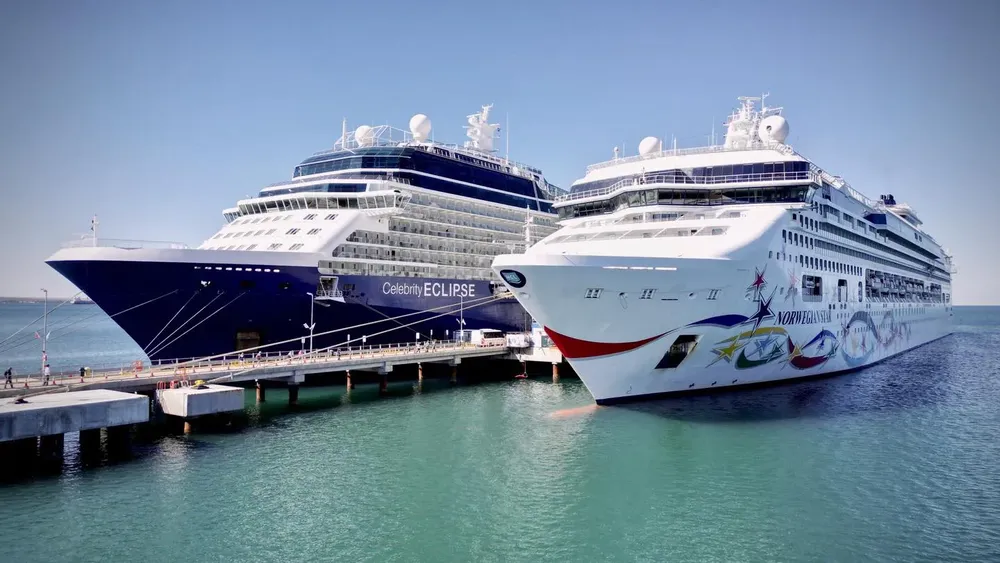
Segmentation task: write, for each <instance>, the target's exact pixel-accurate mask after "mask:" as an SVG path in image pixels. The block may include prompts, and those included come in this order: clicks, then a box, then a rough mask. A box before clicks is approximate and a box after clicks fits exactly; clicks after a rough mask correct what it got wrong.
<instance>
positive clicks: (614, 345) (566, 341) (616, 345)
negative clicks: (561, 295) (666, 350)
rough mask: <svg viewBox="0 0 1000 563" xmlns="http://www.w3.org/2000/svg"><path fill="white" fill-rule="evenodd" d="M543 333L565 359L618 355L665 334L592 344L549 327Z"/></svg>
mask: <svg viewBox="0 0 1000 563" xmlns="http://www.w3.org/2000/svg"><path fill="white" fill-rule="evenodd" d="M545 332H546V333H547V334H548V335H549V338H551V339H552V342H554V343H555V345H556V347H557V348H559V351H560V352H562V354H563V356H566V357H567V358H596V357H597V356H607V355H610V354H620V353H622V352H628V351H629V350H635V349H636V348H638V347H640V346H644V345H646V344H649V343H650V342H652V341H654V340H656V339H657V338H659V337H661V336H663V335H664V334H666V333H665V332H664V333H663V334H657V335H656V336H651V337H649V338H646V339H644V340H636V341H635V342H592V341H590V340H580V339H579V338H573V337H572V336H566V335H565V334H559V333H558V332H556V331H554V330H552V329H551V328H549V327H545Z"/></svg>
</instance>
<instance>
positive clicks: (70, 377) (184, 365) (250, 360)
mask: <svg viewBox="0 0 1000 563" xmlns="http://www.w3.org/2000/svg"><path fill="white" fill-rule="evenodd" d="M491 348H495V349H500V348H506V342H505V341H504V340H503V339H492V340H489V341H484V342H483V343H481V344H472V343H469V342H458V341H454V340H429V341H428V340H423V341H416V342H406V343H397V344H366V345H360V346H357V345H353V346H341V347H334V348H324V349H321V350H315V351H313V352H309V351H307V350H297V351H295V350H292V351H284V352H261V353H260V354H259V355H258V354H257V353H256V352H254V353H247V354H240V353H239V352H236V353H234V354H231V355H225V356H223V357H222V358H218V359H215V360H203V359H199V358H173V359H169V360H153V361H152V362H150V361H149V360H148V359H142V360H134V361H131V362H109V363H104V364H97V365H89V366H87V365H85V366H83V367H84V368H85V372H84V376H83V383H86V382H88V381H95V380H98V379H110V378H116V379H120V378H123V377H134V378H141V377H146V378H149V377H155V376H169V375H177V376H179V377H187V378H188V379H192V378H193V376H195V375H197V376H198V377H199V378H202V379H205V378H207V377H210V376H211V375H212V374H216V375H223V374H224V373H225V372H227V371H234V370H249V369H254V368H268V367H282V366H312V365H316V364H326V363H329V364H334V365H331V366H330V367H331V371H337V369H336V365H335V362H337V361H338V360H358V359H374V358H392V357H400V356H405V355H408V354H414V353H427V352H448V351H460V350H472V349H479V350H481V349H491ZM13 382H14V388H15V389H17V388H23V387H24V386H25V383H27V384H28V386H29V387H30V388H35V387H38V386H44V383H45V377H44V375H42V374H40V373H38V372H34V373H29V374H17V373H15V376H14V378H13ZM80 382H81V378H80V368H79V367H76V368H62V367H60V368H59V369H52V370H50V375H49V385H68V384H78V383H80Z"/></svg>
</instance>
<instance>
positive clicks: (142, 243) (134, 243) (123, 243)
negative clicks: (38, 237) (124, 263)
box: [63, 238, 190, 250]
mask: <svg viewBox="0 0 1000 563" xmlns="http://www.w3.org/2000/svg"><path fill="white" fill-rule="evenodd" d="M85 247H96V248H122V249H125V250H137V249H140V248H158V249H173V250H177V249H186V248H190V247H189V246H188V245H186V244H184V243H181V242H172V241H158V240H126V239H108V238H105V239H97V240H93V239H89V238H84V239H79V240H71V241H68V242H65V243H63V248H85Z"/></svg>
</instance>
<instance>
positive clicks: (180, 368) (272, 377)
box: [0, 341, 511, 397]
mask: <svg viewBox="0 0 1000 563" xmlns="http://www.w3.org/2000/svg"><path fill="white" fill-rule="evenodd" d="M472 358H506V359H510V358H511V350H510V349H509V348H508V347H507V345H506V344H505V343H499V344H487V345H482V344H478V345H477V344H470V343H467V342H447V341H446V342H433V343H426V342H425V343H408V344H393V345H382V346H357V347H351V348H347V349H344V350H342V351H336V350H324V351H322V352H314V353H309V352H304V353H301V354H299V355H267V356H264V357H262V358H260V359H254V358H252V357H245V358H243V359H232V358H222V359H214V360H204V361H189V362H174V363H159V364H157V365H153V366H142V367H141V368H139V369H132V370H127V371H126V370H123V369H122V370H103V371H96V372H92V373H90V374H88V375H86V376H85V377H80V376H79V375H77V376H63V377H58V378H53V379H52V382H51V384H50V385H42V384H41V383H40V381H41V380H40V379H39V377H38V376H37V375H35V376H33V377H31V378H30V379H25V378H21V379H20V380H19V381H18V383H19V385H20V387H17V388H15V389H6V390H3V391H0V397H8V396H16V395H23V394H26V393H38V392H42V391H52V390H65V389H66V388H67V387H68V388H69V389H70V390H72V391H77V390H83V389H112V390H117V391H139V392H145V391H153V390H155V389H157V388H158V387H162V386H163V385H164V384H169V383H170V382H172V381H189V382H194V381H197V380H202V381H204V382H206V383H226V382H230V383H238V382H247V381H257V382H259V381H268V380H269V381H281V382H285V383H287V384H288V385H290V386H295V385H298V384H300V383H302V382H304V381H305V378H306V376H308V375H317V374H329V373H337V372H346V373H347V374H348V379H350V373H351V372H352V371H355V372H362V371H367V372H376V373H379V374H382V375H386V374H388V373H390V372H392V370H393V368H394V367H395V366H401V365H413V364H416V365H417V366H418V367H419V366H420V365H421V364H423V363H444V364H447V365H450V366H452V380H455V379H456V378H457V374H458V366H459V365H460V364H461V363H462V360H467V359H472ZM420 372H421V370H419V369H418V374H419V373H420ZM29 382H30V383H29ZM25 385H26V386H25Z"/></svg>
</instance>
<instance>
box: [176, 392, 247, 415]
mask: <svg viewBox="0 0 1000 563" xmlns="http://www.w3.org/2000/svg"><path fill="white" fill-rule="evenodd" d="M158 397H159V403H160V408H161V409H162V410H163V413H164V414H168V415H172V416H179V417H181V418H192V417H195V416H203V415H206V414H216V413H220V412H231V411H238V410H243V389H242V388H240V387H230V386H226V385H199V386H198V387H181V388H180V389H161V390H160V391H159V392H158Z"/></svg>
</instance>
